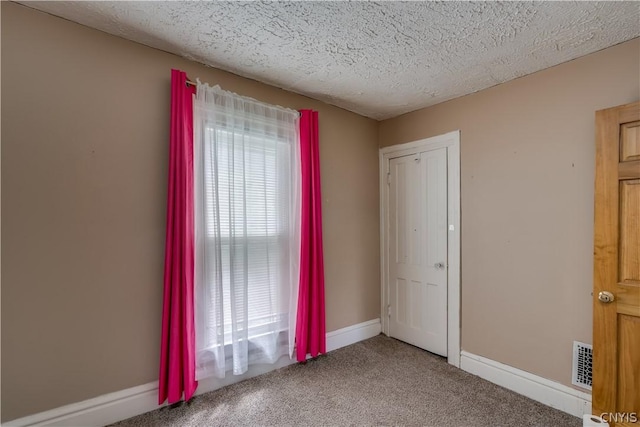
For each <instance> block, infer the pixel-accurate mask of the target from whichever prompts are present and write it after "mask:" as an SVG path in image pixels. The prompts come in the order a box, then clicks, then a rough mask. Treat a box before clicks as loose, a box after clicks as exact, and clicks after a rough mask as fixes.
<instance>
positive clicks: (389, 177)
mask: <svg viewBox="0 0 640 427" xmlns="http://www.w3.org/2000/svg"><path fill="white" fill-rule="evenodd" d="M389 184H391V172H389V173H387V185H389Z"/></svg>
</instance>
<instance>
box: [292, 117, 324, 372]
mask: <svg viewBox="0 0 640 427" xmlns="http://www.w3.org/2000/svg"><path fill="white" fill-rule="evenodd" d="M300 113H301V116H300V153H301V154H300V156H301V157H300V166H301V180H302V181H301V187H302V201H301V232H300V233H301V246H300V283H299V290H298V319H297V322H296V358H297V360H298V361H299V362H302V361H304V360H306V356H307V354H310V355H311V356H312V357H316V356H317V355H318V354H321V353H325V352H326V334H325V304H324V257H323V246H322V194H321V188H320V149H319V135H318V112H317V111H313V110H301V111H300Z"/></svg>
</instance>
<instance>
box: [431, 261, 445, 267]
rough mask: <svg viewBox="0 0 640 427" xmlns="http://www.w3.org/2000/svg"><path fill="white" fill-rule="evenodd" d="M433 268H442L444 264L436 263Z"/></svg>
mask: <svg viewBox="0 0 640 427" xmlns="http://www.w3.org/2000/svg"><path fill="white" fill-rule="evenodd" d="M433 266H434V267H435V268H444V262H436V263H435V264H433Z"/></svg>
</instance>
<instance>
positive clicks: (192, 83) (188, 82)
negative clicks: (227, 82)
mask: <svg viewBox="0 0 640 427" xmlns="http://www.w3.org/2000/svg"><path fill="white" fill-rule="evenodd" d="M186 83H187V84H188V85H191V86H196V87H197V86H198V83H194V82H192V81H191V80H187V82H186ZM239 96H241V95H239ZM254 101H256V100H254ZM257 102H259V103H261V104H264V103H263V102H261V101H257ZM275 107H278V108H280V109H283V110H290V109H289V108H285V107H281V106H279V105H276V106H275ZM293 112H296V113H298V117H301V116H302V113H300V111H295V110H293Z"/></svg>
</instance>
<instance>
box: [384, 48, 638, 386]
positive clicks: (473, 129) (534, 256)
mask: <svg viewBox="0 0 640 427" xmlns="http://www.w3.org/2000/svg"><path fill="white" fill-rule="evenodd" d="M639 80H640V39H635V40H632V41H629V42H627V43H623V44H621V45H618V46H615V47H612V48H609V49H606V50H603V51H600V52H597V53H594V54H592V55H589V56H585V57H582V58H580V59H577V60H574V61H571V62H568V63H565V64H562V65H559V66H557V67H553V68H550V69H547V70H544V71H541V72H538V73H535V74H532V75H529V76H526V77H523V78H520V79H517V80H514V81H511V82H509V83H505V84H502V85H499V86H495V87H493V88H490V89H486V90H483V91H481V92H478V93H475V94H472V95H468V96H465V97H462V98H458V99H455V100H452V101H449V102H445V103H442V104H439V105H436V106H433V107H430V108H425V109H422V110H419V111H415V112H413V113H409V114H406V115H403V116H400V117H397V118H395V119H391V120H386V121H383V122H381V123H380V129H379V144H380V146H381V147H383V146H388V145H393V144H398V143H403V142H409V141H414V140H418V139H422V138H426V137H430V136H434V135H439V134H442V133H445V132H449V131H452V130H456V129H460V130H461V169H462V172H461V174H462V175H461V187H462V188H461V190H462V201H461V203H462V209H461V210H462V348H463V349H464V350H466V351H468V352H471V353H475V354H478V355H481V356H484V357H488V358H490V359H493V360H497V361H499V362H502V363H505V364H507V365H511V366H515V367H517V368H520V369H523V370H525V371H528V372H532V373H534V374H536V375H540V376H542V377H545V378H549V379H552V380H555V381H559V382H561V383H563V384H567V385H570V384H571V360H572V356H571V355H572V342H573V340H578V341H584V342H587V343H590V342H591V322H592V317H591V295H590V293H591V286H592V269H593V262H592V254H593V249H592V243H593V180H594V155H595V148H594V112H595V111H596V110H599V109H603V108H607V107H612V106H616V105H619V104H625V103H628V102H632V101H636V100H638V99H639V98H640V88H639Z"/></svg>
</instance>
